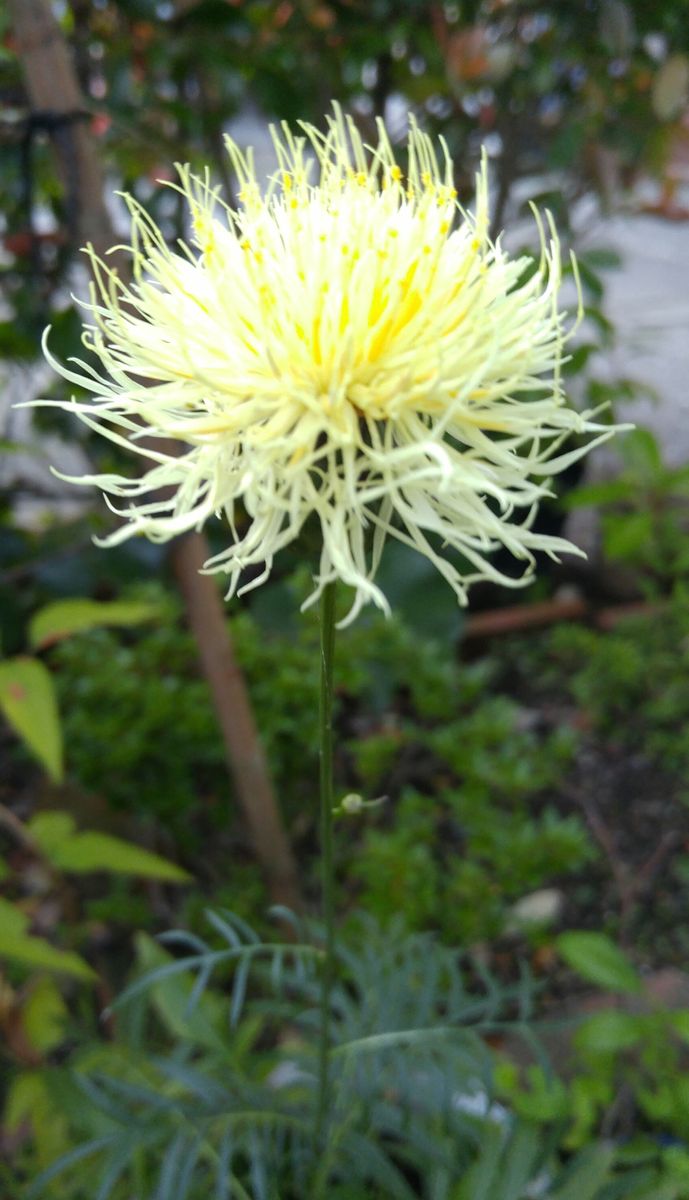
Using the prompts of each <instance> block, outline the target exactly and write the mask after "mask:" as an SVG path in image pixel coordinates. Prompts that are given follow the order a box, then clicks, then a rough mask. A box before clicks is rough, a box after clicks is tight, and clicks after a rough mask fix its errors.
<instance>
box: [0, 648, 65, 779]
mask: <svg viewBox="0 0 689 1200" xmlns="http://www.w3.org/2000/svg"><path fill="white" fill-rule="evenodd" d="M0 709H2V711H3V713H4V714H5V716H6V718H7V720H8V721H9V723H10V725H12V727H13V728H14V730H15V732H16V733H17V734H18V735H19V737H20V738H21V739H22V741H24V742H25V743H26V745H27V746H28V748H29V749H30V750H31V751H32V753H33V754H35V756H36V758H38V759H39V761H40V762H41V763H42V764H43V766H44V767H45V769H46V770H47V772H48V774H49V775H50V777H51V779H54V780H55V782H56V783H59V782H60V780H61V779H62V775H63V766H62V732H61V729H60V717H59V714H58V710H57V701H56V699H55V689H54V687H53V681H52V678H51V675H50V672H49V671H48V669H47V668H46V667H44V665H43V663H41V662H38V661H37V660H36V659H35V658H26V657H24V656H21V657H19V658H9V659H6V660H5V661H4V662H0Z"/></svg>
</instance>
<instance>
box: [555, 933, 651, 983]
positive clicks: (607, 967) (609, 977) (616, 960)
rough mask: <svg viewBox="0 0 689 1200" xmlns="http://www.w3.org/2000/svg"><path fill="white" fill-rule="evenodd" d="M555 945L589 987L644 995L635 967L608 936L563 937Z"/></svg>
mask: <svg viewBox="0 0 689 1200" xmlns="http://www.w3.org/2000/svg"><path fill="white" fill-rule="evenodd" d="M555 944H556V947H557V950H558V952H559V953H560V954H561V955H562V957H563V958H564V960H565V962H566V963H567V964H568V965H569V966H570V967H572V969H573V970H574V971H576V972H577V973H578V974H579V975H581V976H582V977H583V978H584V979H587V980H588V981H589V983H595V984H596V986H597V987H601V988H607V989H608V990H609V991H611V992H629V993H637V992H640V991H641V980H640V979H639V976H638V975H637V973H636V971H635V970H634V968H633V966H632V965H631V963H630V962H629V960H628V959H627V958H626V957H625V955H624V954H623V953H622V951H621V950H620V949H619V948H618V947H617V946H616V945H615V943H614V942H613V941H611V940H610V938H609V937H606V936H605V934H604V933H593V932H591V933H589V932H576V931H573V932H569V933H562V934H560V936H559V938H557V940H556V943H555Z"/></svg>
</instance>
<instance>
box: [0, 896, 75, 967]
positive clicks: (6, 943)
mask: <svg viewBox="0 0 689 1200" xmlns="http://www.w3.org/2000/svg"><path fill="white" fill-rule="evenodd" d="M27 925H28V918H27V917H26V915H25V914H24V913H22V912H21V911H20V910H19V909H18V908H15V906H14V905H13V904H10V902H9V900H4V899H2V898H0V958H10V959H12V960H13V961H14V962H19V963H22V964H23V965H24V966H27V967H39V968H42V969H43V970H46V971H59V972H61V973H63V974H65V975H72V976H73V977H74V978H75V979H84V980H92V979H96V978H97V976H96V973H95V971H92V970H91V967H90V966H89V965H88V963H86V962H84V960H83V958H80V957H79V955H78V954H74V953H73V952H72V951H71V950H58V949H57V948H56V947H55V946H51V945H50V942H46V941H45V940H44V939H43V938H40V937H34V936H33V934H30V933H27V932H26V926H27Z"/></svg>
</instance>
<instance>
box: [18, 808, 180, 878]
mask: <svg viewBox="0 0 689 1200" xmlns="http://www.w3.org/2000/svg"><path fill="white" fill-rule="evenodd" d="M28 830H29V833H30V834H31V836H32V837H33V838H34V839H35V841H36V842H37V844H38V846H39V847H40V849H41V850H42V852H43V853H44V854H45V856H46V858H48V859H49V860H50V862H51V863H53V865H54V866H56V867H57V868H58V869H59V870H61V871H71V872H74V873H75V874H87V873H88V872H90V871H111V872H113V873H114V874H118V875H142V876H144V877H145V878H147V879H160V880H162V881H163V882H166V883H187V882H188V881H189V880H190V878H191V876H190V875H189V874H188V873H187V872H186V871H184V870H182V868H181V867H178V866H177V865H176V864H175V863H171V862H168V860H167V859H166V858H161V856H160V855H159V854H153V853H152V851H150V850H143V849H142V848H141V847H140V846H135V845H133V844H132V843H131V842H125V841H124V840H123V839H122V838H118V837H114V836H113V835H112V834H109V833H96V832H88V831H87V832H84V833H80V832H78V831H77V830H76V828H75V824H74V821H73V819H72V817H70V815H69V813H63V812H49V813H38V814H37V815H36V816H35V817H34V818H33V819H32V820H31V821H30V822H29V825H28Z"/></svg>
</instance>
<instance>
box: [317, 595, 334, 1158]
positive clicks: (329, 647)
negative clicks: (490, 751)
mask: <svg viewBox="0 0 689 1200" xmlns="http://www.w3.org/2000/svg"><path fill="white" fill-rule="evenodd" d="M320 617H321V687H320V706H319V726H320V768H321V769H320V803H321V888H322V905H323V925H324V928H325V944H324V957H323V970H322V974H321V1003H320V1028H319V1040H318V1098H317V1108H316V1151H317V1153H318V1152H319V1151H320V1149H321V1147H322V1141H323V1134H324V1131H325V1128H326V1125H327V1121H328V1110H329V1108H330V1076H329V1070H330V1061H329V1055H330V992H331V989H332V984H333V975H334V965H335V920H334V912H335V903H334V879H333V801H334V797H333V659H334V653H335V584H334V583H328V584H326V586H325V587H324V589H323V593H322V595H321V613H320Z"/></svg>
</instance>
